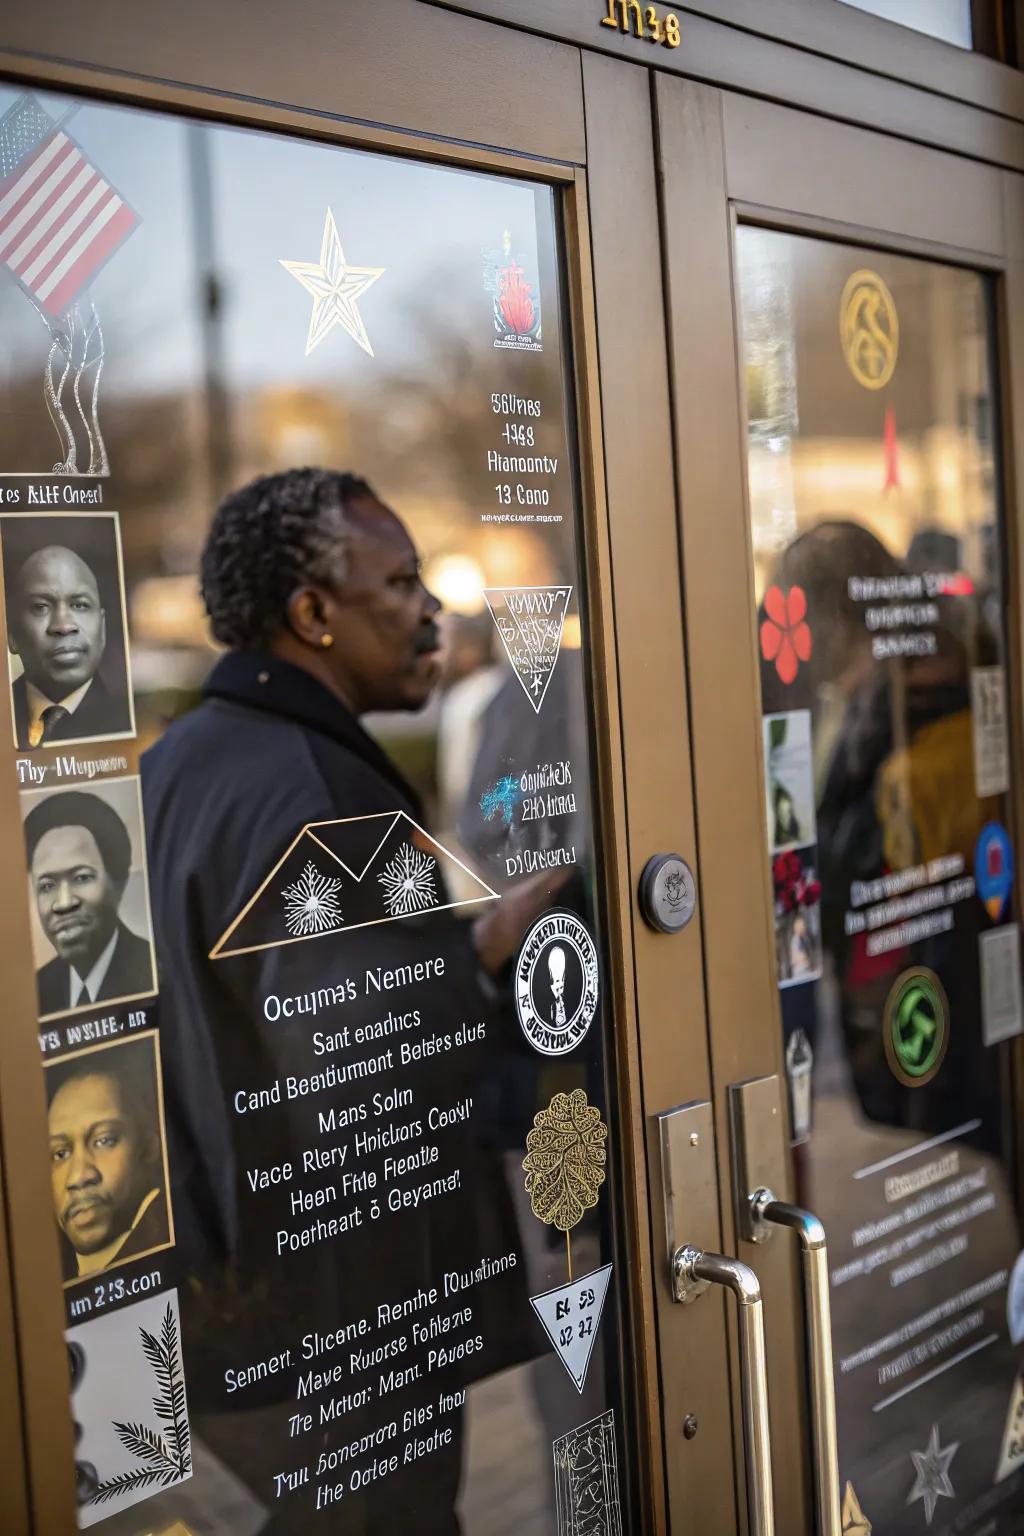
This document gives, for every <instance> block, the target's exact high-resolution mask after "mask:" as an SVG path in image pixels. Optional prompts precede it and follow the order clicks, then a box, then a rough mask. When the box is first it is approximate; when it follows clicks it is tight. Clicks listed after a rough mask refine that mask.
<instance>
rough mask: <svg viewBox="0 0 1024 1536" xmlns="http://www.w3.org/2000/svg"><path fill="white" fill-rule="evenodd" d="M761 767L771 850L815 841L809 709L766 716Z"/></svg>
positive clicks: (776, 850)
mask: <svg viewBox="0 0 1024 1536" xmlns="http://www.w3.org/2000/svg"><path fill="white" fill-rule="evenodd" d="M764 769H765V793H766V796H767V802H768V806H767V809H768V833H769V848H770V850H771V852H772V853H782V852H783V851H784V850H785V849H787V848H805V847H807V846H808V845H809V844H811V843H815V842H817V840H818V824H817V816H816V813H815V803H814V802H815V794H814V758H813V753H812V747H811V712H810V710H809V709H794V710H790V711H789V712H788V713H787V714H781V715H765V717H764Z"/></svg>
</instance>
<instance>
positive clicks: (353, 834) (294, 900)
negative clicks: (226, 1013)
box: [210, 811, 500, 960]
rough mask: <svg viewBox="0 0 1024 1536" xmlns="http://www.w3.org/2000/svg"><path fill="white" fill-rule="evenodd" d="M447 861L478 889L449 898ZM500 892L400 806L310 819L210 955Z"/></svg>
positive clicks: (295, 939) (472, 900)
mask: <svg viewBox="0 0 1024 1536" xmlns="http://www.w3.org/2000/svg"><path fill="white" fill-rule="evenodd" d="M452 867H456V868H458V869H459V870H461V871H462V875H463V877H466V876H468V878H469V879H470V880H471V881H472V884H473V888H474V891H475V894H473V895H471V896H468V897H463V898H462V899H461V900H459V901H451V900H450V899H449V896H448V882H447V880H446V874H450V872H451V869H452ZM462 885H463V888H464V886H465V879H463V881H462ZM499 899H500V898H499V896H498V892H497V891H492V890H491V887H490V886H489V885H486V884H485V883H484V881H483V880H480V879H478V878H477V876H476V875H474V874H473V872H472V871H471V870H469V869H467V868H466V866H465V864H463V863H462V861H461V860H460V859H457V858H456V857H455V855H454V854H453V853H449V851H448V849H447V848H444V847H442V845H441V844H440V843H439V842H438V841H437V840H436V838H433V837H431V836H430V834H429V833H428V832H424V830H423V828H422V827H421V826H418V825H417V823H416V822H415V821H413V819H412V817H411V816H407V815H406V814H405V812H404V811H389V812H387V813H385V814H384V815H377V816H352V817H348V818H346V819H345V820H342V821H313V822H309V823H308V824H307V825H306V826H305V827H303V829H302V831H301V832H300V833H299V834H298V835H297V837H295V838H294V839H293V841H292V842H291V844H290V845H289V846H288V848H287V849H286V850H285V852H284V853H283V854H282V856H281V858H280V859H279V860H278V861H277V863H276V864H275V865H274V867H273V869H272V870H271V871H270V873H269V875H267V877H266V879H265V880H264V881H263V882H262V883H261V885H260V887H259V889H258V890H257V891H256V892H255V894H254V895H252V896H251V897H250V898H249V900H248V901H247V902H246V904H245V906H244V907H243V908H242V910H241V912H240V913H239V914H238V916H237V917H236V918H235V920H234V922H232V923H231V924H230V925H229V927H228V928H226V929H225V931H224V932H223V933H222V934H221V936H220V938H219V939H218V940H217V942H216V944H215V945H214V946H213V949H212V950H211V951H210V959H211V960H221V959H224V958H225V957H226V956H228V955H246V954H251V953H252V952H253V951H254V950H260V949H276V948H278V947H279V946H280V945H283V944H300V943H303V942H304V941H305V940H307V939H319V938H323V937H324V935H325V934H329V933H347V932H349V931H350V930H351V929H353V928H368V927H370V926H371V925H372V924H375V923H392V922H398V921H400V920H401V919H402V918H407V917H419V916H422V915H423V914H425V913H428V912H444V911H447V910H448V909H449V908H451V907H465V906H472V905H473V904H474V903H475V902H478V901H497V900H499Z"/></svg>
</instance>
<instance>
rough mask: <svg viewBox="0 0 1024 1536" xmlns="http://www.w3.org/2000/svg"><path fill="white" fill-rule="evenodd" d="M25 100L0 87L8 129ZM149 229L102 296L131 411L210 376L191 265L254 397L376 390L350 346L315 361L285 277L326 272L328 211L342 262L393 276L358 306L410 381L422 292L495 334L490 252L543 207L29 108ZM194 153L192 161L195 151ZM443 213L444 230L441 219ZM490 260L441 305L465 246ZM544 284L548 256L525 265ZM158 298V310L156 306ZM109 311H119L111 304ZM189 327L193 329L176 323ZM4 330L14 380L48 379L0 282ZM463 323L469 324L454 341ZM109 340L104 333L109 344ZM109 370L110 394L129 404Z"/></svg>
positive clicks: (121, 257) (336, 345)
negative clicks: (486, 273)
mask: <svg viewBox="0 0 1024 1536" xmlns="http://www.w3.org/2000/svg"><path fill="white" fill-rule="evenodd" d="M20 94H21V89H20V88H14V87H11V86H4V87H0V114H2V113H3V112H6V111H7V109H8V108H9V107H10V106H11V105H12V103H13V102H14V101H15V100H16V98H17V96H18V95H20ZM32 94H33V95H34V96H35V97H36V99H37V100H38V101H39V102H40V103H41V104H42V105H43V106H44V107H45V109H46V110H47V111H48V112H49V113H50V115H51V116H52V117H54V118H55V119H56V120H57V121H63V122H64V125H65V126H66V128H67V130H68V132H69V133H70V134H71V135H72V136H73V137H74V138H75V139H76V140H77V142H78V143H79V144H80V145H81V147H82V149H83V150H84V152H85V153H86V154H87V155H88V156H89V158H90V159H91V160H92V161H93V162H94V163H95V164H96V165H97V167H98V168H100V169H101V170H102V171H103V173H104V175H105V176H106V177H107V179H108V180H109V181H110V182H111V183H112V184H113V185H114V187H115V188H116V189H117V190H118V191H119V192H120V193H121V195H122V196H123V197H124V198H125V199H126V200H127V201H128V202H129V203H130V204H132V206H133V207H134V208H135V209H136V211H137V212H138V213H139V214H140V215H141V219H142V222H141V224H140V226H139V228H138V229H137V230H136V231H135V233H134V234H133V235H132V236H131V237H130V239H129V240H128V241H127V242H126V243H125V244H124V245H123V246H122V247H121V249H120V250H118V251H117V252H116V253H115V255H114V257H113V258H112V259H111V261H110V262H109V263H108V265H107V266H106V267H105V268H104V269H103V271H102V272H101V273H100V274H99V276H98V277H97V278H96V280H95V282H94V283H93V284H92V292H93V295H94V297H95V300H96V303H97V306H98V307H99V308H100V312H101V315H103V318H104V323H105V324H107V323H108V317H110V316H111V312H112V310H113V309H114V305H115V302H116V309H117V320H116V322H115V323H116V324H117V329H118V343H119V345H122V344H123V345H124V346H126V347H128V348H130V351H131V366H130V370H120V371H121V382H122V385H126V384H127V382H128V377H129V375H130V388H131V391H132V393H133V395H134V394H138V393H139V392H146V391H155V390H166V389H169V388H181V387H182V385H183V383H184V382H185V381H186V380H188V379H190V378H191V377H193V376H194V374H195V373H196V371H197V369H198V367H199V364H200V357H199V336H198V322H197V319H196V310H195V307H194V305H193V303H192V300H193V298H194V294H195V289H196V285H197V275H196V274H197V253H198V250H199V249H200V248H203V249H205V250H206V251H207V252H209V253H210V254H211V255H212V258H213V264H214V267H215V270H216V272H217V276H218V280H219V283H220V288H221V294H222V298H223V305H224V308H223V314H224V325H223V345H224V347H225V362H226V364H227V365H228V368H229V371H230V372H232V373H233V374H234V375H235V377H237V378H244V379H246V381H247V382H248V384H249V385H250V386H252V385H259V384H261V383H265V382H266V381H268V380H271V379H272V380H273V381H274V384H275V386H276V387H278V388H281V387H288V386H289V385H291V384H294V385H296V386H299V385H301V386H304V387H306V386H309V385H323V384H325V383H333V384H348V385H353V386H355V387H358V386H359V384H360V383H361V382H365V381H368V380H369V379H370V378H371V376H372V373H373V366H374V364H373V359H371V358H370V357H369V356H368V355H367V354H366V353H364V352H363V351H361V350H360V348H359V347H358V346H357V345H356V344H355V343H354V342H352V341H351V340H350V339H349V338H348V337H347V336H346V335H345V334H344V332H342V331H341V330H340V329H337V328H336V329H335V330H334V331H333V332H332V334H331V335H330V336H328V337H327V338H325V340H324V341H323V342H322V343H321V344H320V345H319V346H318V347H317V348H316V349H315V351H314V352H312V353H311V354H310V355H309V356H308V357H307V356H305V345H306V332H307V328H308V325H309V316H310V310H311V305H312V300H311V299H310V297H309V295H308V294H307V293H306V291H305V290H304V289H303V288H302V286H301V285H300V284H299V283H298V282H296V280H295V279H294V278H293V277H291V276H290V275H289V274H288V273H287V272H286V271H285V269H284V268H283V267H282V266H281V265H280V261H281V259H282V258H284V259H287V260H291V261H316V260H318V258H319V255H320V244H321V239H322V235H323V229H324V219H325V214H326V211H327V209H328V207H330V208H331V209H332V211H333V213H334V217H335V220H336V223H337V227H338V233H339V236H340V239H341V243H342V246H343V248H344V251H345V256H346V259H347V260H348V261H349V262H351V263H352V264H353V265H357V266H371V267H373V266H383V267H385V269H386V270H385V273H384V276H383V277H382V278H381V279H380V280H379V282H378V283H377V284H375V285H374V290H373V291H371V292H369V293H367V294H366V295H365V296H364V297H363V298H362V299H361V300H360V301H359V307H360V310H361V312H362V314H363V318H364V323H365V325H366V327H367V331H368V333H369V336H370V341H371V343H372V346H373V350H374V354H375V358H376V359H377V360H378V370H377V371H378V372H379V371H380V367H381V366H383V367H384V368H389V367H406V366H408V365H409V363H410V362H411V361H412V360H413V358H414V357H415V356H416V355H417V354H418V353H419V352H420V351H421V345H422V343H421V338H420V337H419V336H417V335H416V334H415V332H414V329H413V327H412V326H411V324H410V310H411V308H412V306H413V304H414V301H418V302H419V303H420V305H422V291H423V284H424V279H425V278H429V281H430V283H431V285H432V286H433V287H434V288H435V289H436V290H438V298H439V299H440V300H442V304H443V308H444V310H445V312H446V313H448V314H450V316H451V323H452V324H453V325H458V326H459V328H460V329H462V328H468V329H470V330H472V329H473V328H475V327H476V326H478V325H483V326H484V328H485V330H486V328H487V327H489V325H490V320H489V312H490V299H489V297H488V295H487V293H486V291H485V289H484V285H483V269H484V261H485V253H486V252H487V251H488V250H491V249H494V250H500V248H501V244H502V238H503V234H504V231H505V230H506V229H508V230H509V231H510V233H511V236H512V248H513V252H514V253H516V254H519V253H520V244H521V237H519V241H518V243H517V230H519V231H521V232H522V235H527V234H528V232H530V231H532V228H533V219H534V191H533V189H532V188H531V187H529V186H527V185H524V184H522V183H514V182H511V181H509V180H508V179H506V178H498V177H489V176H483V175H480V173H478V172H474V173H472V174H470V173H461V172H458V171H453V170H452V169H451V168H450V167H445V168H444V169H441V168H437V169H435V168H432V167H429V166H425V165H423V164H415V165H413V164H410V163H409V162H408V161H403V160H400V159H398V158H396V157H392V156H387V155H374V154H368V153H366V152H364V151H359V152H357V151H354V150H347V149H341V148H338V147H337V146H335V145H321V144H315V143H309V142H307V143H306V144H305V145H304V146H303V152H302V155H301V156H297V155H296V153H295V141H294V139H292V138H285V137H281V136H278V135H274V134H266V133H258V132H253V131H252V130H251V129H245V130H242V129H233V128H226V127H224V128H221V127H213V126H210V125H203V126H202V127H201V128H196V127H195V126H193V125H190V124H188V123H185V122H183V121H180V120H175V119H174V118H170V117H161V116H158V115H156V114H152V115H151V114H144V113H141V112H138V111H135V110H132V111H129V110H128V109H123V108H116V107H112V106H109V105H104V106H94V105H92V104H90V103H74V102H71V101H69V100H68V99H67V98H65V97H62V96H59V95H56V94H53V93H47V92H42V91H36V92H33V93H32ZM190 138H191V139H192V141H193V142H192V144H191V147H190V144H189V140H190ZM196 155H198V156H200V157H206V165H205V172H206V174H207V175H208V177H209V184H210V192H211V206H212V228H211V229H210V230H209V231H205V230H200V229H198V228H197V215H196V209H195V202H194V199H193V197H192V181H193V177H194V175H195V161H194V160H193V159H192V157H193V156H196ZM442 202H443V214H442V212H441V206H442ZM473 244H476V245H477V246H478V247H479V250H480V282H479V287H478V288H473V289H472V290H471V291H466V289H465V286H463V287H462V291H461V292H459V291H456V290H455V288H454V286H453V291H452V292H450V293H446V292H445V283H446V269H447V267H448V265H449V263H448V259H447V253H448V252H450V251H451V249H452V247H453V245H459V246H461V247H463V248H465V246H466V245H470V246H472V245H473ZM522 254H523V255H524V256H525V258H526V260H527V262H528V264H530V265H532V266H533V267H534V268H535V267H536V252H535V251H525V252H522ZM154 292H155V293H156V294H158V295H159V302H157V303H154ZM105 299H109V300H110V302H109V303H105ZM183 312H184V313H186V314H189V315H190V321H191V323H190V324H188V325H182V323H181V318H182V313H183ZM0 316H2V319H3V329H4V333H5V340H8V339H9V340H8V346H7V347H6V348H5V351H6V352H7V362H6V367H7V368H9V369H10V370H11V376H13V375H14V374H16V373H17V372H19V371H20V370H22V369H23V368H33V369H34V368H36V367H37V366H38V357H39V353H40V347H41V342H42V338H41V337H40V335H39V330H40V328H41V324H42V322H41V321H40V319H39V316H38V315H37V314H36V313H35V311H34V309H33V307H32V305H31V304H30V303H29V302H28V301H27V299H26V298H25V296H24V295H23V294H21V293H20V292H18V290H17V288H16V285H15V284H14V282H13V280H12V279H11V277H10V275H9V274H7V273H3V274H2V287H0ZM460 320H461V324H460ZM109 340H110V336H109V333H108V342H109ZM114 373H115V370H110V373H109V375H108V378H107V380H106V383H105V387H106V389H107V390H109V391H110V392H116V391H117V389H118V380H117V378H116V377H115V376H114Z"/></svg>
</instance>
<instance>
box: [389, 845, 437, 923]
mask: <svg viewBox="0 0 1024 1536" xmlns="http://www.w3.org/2000/svg"><path fill="white" fill-rule="evenodd" d="M436 867H437V860H436V859H434V858H433V857H432V856H431V855H430V854H429V853H422V852H421V851H420V849H419V848H414V847H413V846H412V844H411V843H406V844H405V845H404V847H402V848H400V849H399V850H398V852H397V853H396V854H395V856H394V858H393V859H391V860H390V861H389V862H388V863H387V864H385V866H384V868H383V870H382V871H381V873H380V874H379V875H378V876H377V879H378V880H379V881H380V883H381V885H382V886H383V887H384V904H385V906H386V907H387V909H388V912H389V913H390V914H391V916H392V917H409V916H411V914H412V913H414V912H426V911H427V910H428V909H429V908H430V907H436V906H437V892H436V890H435V889H434V870H435V868H436Z"/></svg>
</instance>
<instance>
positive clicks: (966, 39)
mask: <svg viewBox="0 0 1024 1536" xmlns="http://www.w3.org/2000/svg"><path fill="white" fill-rule="evenodd" d="M843 3H844V4H845V5H855V6H856V7H857V9H858V10H859V11H870V12H871V14H872V15H873V16H884V17H885V19H886V21H898V22H899V23H900V25H901V26H904V27H912V28H913V29H914V31H915V32H927V33H928V35H929V37H940V38H941V39H942V40H943V42H946V43H955V44H956V46H957V47H958V48H970V47H971V46H972V43H973V38H972V35H971V0H843Z"/></svg>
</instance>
